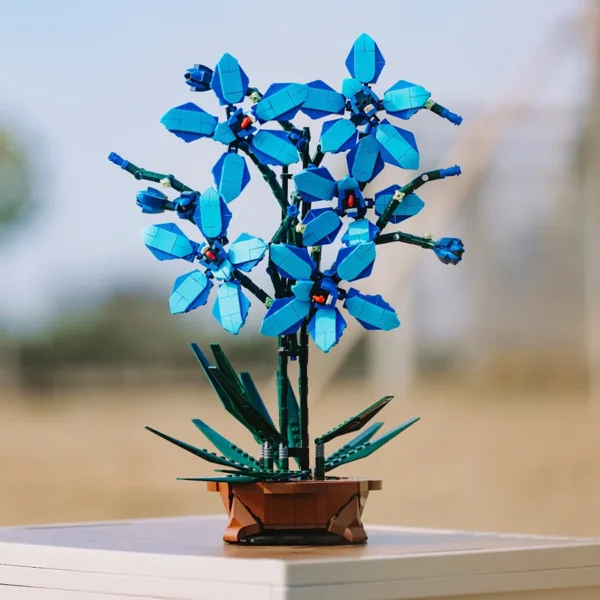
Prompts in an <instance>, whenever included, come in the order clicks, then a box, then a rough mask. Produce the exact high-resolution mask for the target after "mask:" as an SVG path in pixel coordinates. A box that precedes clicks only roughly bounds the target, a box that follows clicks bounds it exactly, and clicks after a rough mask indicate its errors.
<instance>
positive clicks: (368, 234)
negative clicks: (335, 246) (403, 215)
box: [342, 219, 379, 246]
mask: <svg viewBox="0 0 600 600" xmlns="http://www.w3.org/2000/svg"><path fill="white" fill-rule="evenodd" d="M378 233H379V227H377V226H376V225H374V224H373V223H371V221H369V219H357V220H356V221H353V222H351V223H350V224H349V225H348V229H347V230H346V232H345V233H344V235H343V236H342V243H343V244H345V245H346V246H356V244H362V243H364V242H372V241H373V240H374V239H375V237H376V236H377V234H378Z"/></svg>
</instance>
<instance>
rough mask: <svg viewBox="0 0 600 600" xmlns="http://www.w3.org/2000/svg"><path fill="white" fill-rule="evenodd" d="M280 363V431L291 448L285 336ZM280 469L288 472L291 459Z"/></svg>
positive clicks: (282, 338)
mask: <svg viewBox="0 0 600 600" xmlns="http://www.w3.org/2000/svg"><path fill="white" fill-rule="evenodd" d="M277 340H278V349H277V350H278V361H277V363H278V364H277V401H278V404H279V431H280V433H281V435H282V436H283V437H284V438H285V446H286V447H289V440H288V439H287V435H288V421H289V418H288V387H289V386H288V373H287V367H288V352H287V339H286V336H285V335H280V336H279V337H278V338H277ZM279 468H280V469H282V470H284V471H287V470H288V468H289V459H284V460H283V461H282V463H280V465H279Z"/></svg>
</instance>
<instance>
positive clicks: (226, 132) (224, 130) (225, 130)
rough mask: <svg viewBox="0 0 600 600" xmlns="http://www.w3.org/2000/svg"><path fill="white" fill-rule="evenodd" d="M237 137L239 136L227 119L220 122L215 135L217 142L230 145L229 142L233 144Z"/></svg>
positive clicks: (214, 138)
mask: <svg viewBox="0 0 600 600" xmlns="http://www.w3.org/2000/svg"><path fill="white" fill-rule="evenodd" d="M236 139H237V137H236V135H235V133H233V130H232V129H231V127H230V125H229V123H227V121H225V122H223V123H219V124H218V125H217V126H216V127H215V134H214V135H213V140H215V142H221V144H225V145H226V146H228V145H229V144H233V142H235V140H236Z"/></svg>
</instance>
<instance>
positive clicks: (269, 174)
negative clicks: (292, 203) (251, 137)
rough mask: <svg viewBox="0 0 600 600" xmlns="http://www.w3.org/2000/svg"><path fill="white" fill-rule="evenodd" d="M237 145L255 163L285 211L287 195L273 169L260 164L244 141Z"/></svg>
mask: <svg viewBox="0 0 600 600" xmlns="http://www.w3.org/2000/svg"><path fill="white" fill-rule="evenodd" d="M238 147H239V149H240V150H241V151H242V152H243V153H244V154H245V155H246V156H247V157H248V158H249V159H250V160H251V161H252V162H253V163H254V164H255V165H256V168H257V169H258V170H259V171H260V172H261V173H262V176H263V179H264V180H265V181H266V182H267V183H268V184H269V187H270V188H271V191H272V192H273V195H274V196H275V199H276V200H277V202H279V206H280V207H281V210H282V211H286V210H287V206H288V202H287V196H286V194H285V193H284V191H283V189H282V187H281V186H280V185H279V182H278V181H277V175H275V172H274V171H273V169H270V168H269V167H267V165H263V164H261V162H260V161H259V160H258V158H256V156H255V155H254V153H253V152H252V151H251V150H250V147H249V146H248V144H247V143H246V142H240V143H239V145H238Z"/></svg>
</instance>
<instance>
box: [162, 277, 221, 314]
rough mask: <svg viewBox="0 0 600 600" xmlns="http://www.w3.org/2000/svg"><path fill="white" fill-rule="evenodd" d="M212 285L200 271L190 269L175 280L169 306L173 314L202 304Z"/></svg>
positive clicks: (204, 302) (184, 311)
mask: <svg viewBox="0 0 600 600" xmlns="http://www.w3.org/2000/svg"><path fill="white" fill-rule="evenodd" d="M212 287H213V282H212V281H211V280H210V279H209V278H208V277H207V276H206V275H205V274H204V273H202V272H200V271H197V270H196V271H192V272H191V273H186V274H185V275H181V277H178V278H177V279H176V280H175V285H174V286H173V291H172V292H171V297H170V298H169V307H170V309H171V313H173V314H174V315H177V314H181V313H187V312H190V311H191V310H194V309H195V308H198V307H199V306H204V305H205V304H206V302H207V301H208V295H209V294H210V290H211V289H212Z"/></svg>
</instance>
